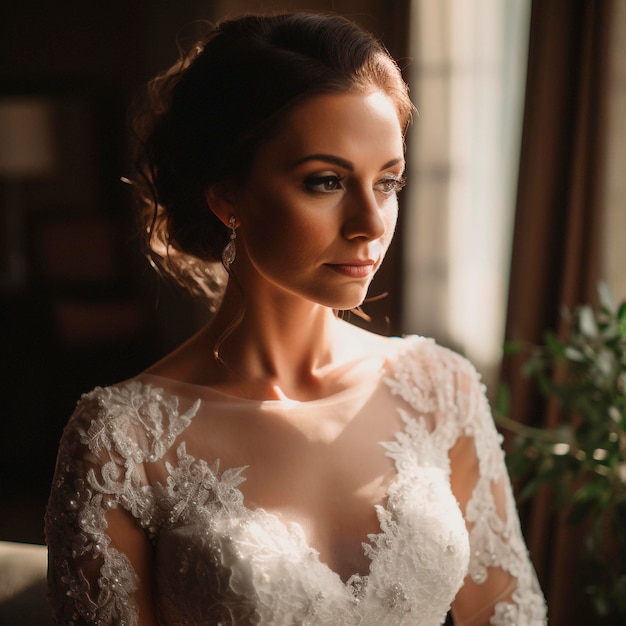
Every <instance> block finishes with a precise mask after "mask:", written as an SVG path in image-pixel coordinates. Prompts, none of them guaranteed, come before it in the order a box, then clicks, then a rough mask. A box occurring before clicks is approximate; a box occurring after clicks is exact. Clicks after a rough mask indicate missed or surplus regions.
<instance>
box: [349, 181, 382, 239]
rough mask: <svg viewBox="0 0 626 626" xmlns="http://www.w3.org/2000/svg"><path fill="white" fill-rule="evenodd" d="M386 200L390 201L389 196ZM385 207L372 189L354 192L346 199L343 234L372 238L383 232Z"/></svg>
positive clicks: (380, 235)
mask: <svg viewBox="0 0 626 626" xmlns="http://www.w3.org/2000/svg"><path fill="white" fill-rule="evenodd" d="M386 201H387V202H390V201H392V200H391V199H390V198H388V199H386ZM384 211H385V207H384V206H383V204H381V203H380V202H379V200H378V199H377V198H376V196H375V194H374V191H373V190H370V191H361V192H358V193H357V192H354V193H353V194H352V197H351V198H349V200H348V206H347V207H346V217H345V221H344V224H343V229H342V232H343V236H344V237H345V238H346V239H357V238H359V237H361V238H364V239H367V240H372V239H378V238H380V237H382V236H383V235H384V234H385V220H384V219H383V215H384Z"/></svg>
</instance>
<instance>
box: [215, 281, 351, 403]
mask: <svg viewBox="0 0 626 626" xmlns="http://www.w3.org/2000/svg"><path fill="white" fill-rule="evenodd" d="M338 323H339V322H338V320H337V319H336V317H335V314H334V312H333V311H332V310H331V309H329V308H327V307H324V306H322V305H319V304H314V303H310V302H306V301H296V302H294V299H293V298H287V299H286V301H273V302H268V301H263V302H255V303H251V302H246V303H245V304H243V307H242V303H241V301H240V300H239V299H238V298H237V297H236V295H235V296H233V295H232V294H228V293H227V294H226V296H225V299H224V302H223V303H222V306H221V307H220V309H219V311H218V312H217V314H216V316H215V318H214V320H213V321H212V322H211V323H210V324H209V326H208V327H207V329H206V334H205V341H206V342H207V348H208V349H211V350H213V349H214V348H216V351H217V354H216V357H217V358H216V360H217V362H218V364H219V365H221V366H222V367H223V369H224V370H225V372H224V374H223V375H222V377H220V378H226V379H228V380H229V381H230V383H231V384H234V385H236V384H237V380H240V381H245V382H244V383H243V384H246V385H249V386H254V387H255V388H257V387H258V388H259V389H260V390H264V395H267V394H273V393H276V395H277V396H279V397H280V396H284V395H286V396H289V397H294V396H301V397H304V396H306V397H312V396H317V395H318V394H319V392H320V389H319V386H320V385H323V382H322V381H323V378H324V372H325V370H328V369H329V368H332V366H333V365H334V364H336V362H337V360H338V358H339V356H338V354H337V342H336V338H337V325H338Z"/></svg>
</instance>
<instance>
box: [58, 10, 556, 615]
mask: <svg viewBox="0 0 626 626" xmlns="http://www.w3.org/2000/svg"><path fill="white" fill-rule="evenodd" d="M150 94H151V102H152V106H151V108H150V113H149V114H146V115H144V116H143V117H142V118H141V120H140V122H139V126H138V127H139V130H140V135H141V147H140V150H139V159H138V165H139V177H138V179H137V181H135V182H136V185H135V186H136V188H137V189H138V190H139V195H140V201H141V204H142V215H143V218H144V223H145V226H146V228H145V230H146V237H147V240H148V241H147V243H148V245H149V247H150V250H151V255H152V258H153V260H154V261H155V262H156V263H157V264H158V265H159V266H160V267H161V269H162V270H163V271H165V272H168V273H169V274H171V275H172V276H174V277H175V278H176V279H178V280H179V281H180V282H182V283H183V284H185V285H186V286H188V287H189V288H190V289H192V290H193V291H195V292H202V293H203V294H204V295H206V296H208V298H209V300H211V301H212V302H216V303H218V307H217V311H216V313H215V315H214V316H213V317H212V319H211V321H210V323H209V324H208V325H207V326H206V327H205V328H203V329H202V330H200V332H199V333H197V334H196V335H195V336H193V337H192V338H191V339H190V340H189V341H187V342H186V343H185V344H184V345H183V346H182V347H180V348H179V349H178V350H176V351H175V352H174V353H172V354H170V355H169V356H167V357H166V358H164V359H163V360H162V361H160V362H159V363H157V364H156V365H154V366H152V367H151V368H149V369H148V370H147V371H145V372H143V373H141V374H139V375H138V376H136V377H135V378H133V379H131V380H128V381H125V382H122V383H120V384H117V385H114V386H111V387H108V388H97V389H95V390H93V391H92V392H90V393H87V394H85V395H84V396H83V397H82V398H81V400H80V402H79V403H78V406H77V409H76V411H75V413H74V414H73V416H72V418H71V420H70V422H69V424H68V426H67V427H66V430H65V432H64V435H63V438H62V441H61V445H60V449H59V455H58V461H57V469H56V475H55V479H54V482H53V486H52V493H51V496H50V502H49V506H48V511H47V515H46V533H47V540H48V545H49V553H50V566H49V587H50V598H51V601H52V604H53V608H54V612H55V615H56V619H57V620H58V621H59V623H62V624H116V625H120V624H126V625H131V624H140V625H157V624H161V625H165V624H166V625H169V626H180V625H183V624H190V625H207V624H277V625H283V624H320V625H327V624H355V625H356V624H370V625H372V626H374V625H376V626H380V625H382V624H385V625H395V624H411V625H419V626H430V625H435V624H442V623H443V622H444V621H445V619H446V615H447V613H448V611H449V610H450V609H451V610H452V614H453V616H454V620H455V623H456V624H472V625H474V624H477V625H480V624H498V625H508V626H535V625H540V624H545V619H546V618H545V604H544V600H543V596H542V594H541V591H540V590H539V587H538V584H537V581H536V578H535V574H534V571H533V568H532V565H531V564H530V561H529V558H528V554H527V551H526V548H525V545H524V542H523V539H522V536H521V533H520V528H519V521H518V517H517V513H516V510H515V505H514V502H513V498H512V495H511V489H510V485H509V480H508V477H507V474H506V470H505V466H504V463H503V455H502V452H501V449H500V440H499V437H498V435H497V433H496V430H495V428H494V425H493V421H492V419H491V417H490V414H489V409H488V406H487V403H486V400H485V398H484V394H483V388H482V387H481V384H480V382H479V379H478V376H477V374H476V372H475V370H474V369H473V368H472V366H471V365H470V364H469V363H468V362H467V361H466V360H464V359H463V358H462V357H460V356H458V355H456V354H454V353H452V352H450V351H448V350H445V349H443V348H441V347H438V346H437V345H436V344H435V343H434V342H433V341H432V340H429V339H424V338H420V337H407V338H397V337H396V338H388V337H381V336H378V335H374V334H372V333H369V332H367V331H365V330H361V329H358V328H356V327H354V326H352V325H349V324H348V323H346V322H344V321H342V320H341V319H340V316H339V315H338V314H337V311H343V310H349V309H353V308H355V307H358V306H359V305H360V304H361V303H362V302H363V300H364V298H365V296H366V293H367V289H368V286H369V284H370V281H371V280H372V277H373V276H374V274H375V273H376V271H377V269H378V268H379V266H380V264H381V263H382V261H383V258H384V257H385V252H386V251H387V248H388V246H389V243H390V241H391V238H392V235H393V231H394V227H395V224H396V218H397V211H398V204H397V194H398V192H399V191H400V190H401V189H402V187H403V185H404V178H403V172H404V166H405V162H404V143H403V138H404V134H405V131H406V128H407V126H408V124H409V122H410V118H411V113H412V105H411V103H410V100H409V99H408V94H407V87H406V85H405V84H404V82H403V81H402V78H401V76H400V72H399V70H398V68H397V66H396V65H395V63H394V62H393V60H392V59H391V58H390V57H389V55H388V53H387V52H386V51H385V49H384V48H383V47H382V46H381V45H380V44H379V43H378V42H377V41H376V40H375V39H373V38H372V37H371V36H370V35H369V34H367V33H365V32H363V31H361V30H360V29H359V28H357V27H356V26H354V25H353V24H351V23H350V22H348V21H346V20H344V19H343V18H339V17H331V16H321V15H309V14H289V15H278V16H272V17H258V16H249V17H244V18H239V19H235V20H231V21H226V22H223V23H221V24H219V25H218V26H216V27H215V28H214V29H213V30H212V32H211V33H210V34H209V35H208V37H207V38H206V40H205V41H203V42H201V43H199V44H198V45H197V46H196V47H195V48H194V49H193V50H192V51H191V52H190V53H189V54H187V55H186V56H185V57H184V58H183V59H181V60H180V61H179V62H178V63H177V64H176V65H175V66H174V67H173V68H171V69H170V70H168V71H167V72H166V73H164V74H163V75H161V76H159V77H157V78H156V79H155V80H154V81H153V82H152V83H151V85H150ZM224 269H225V270H226V271H224ZM220 272H221V274H220ZM224 283H225V287H224V288H223V284H224ZM220 290H222V291H223V294H222V293H221V292H220Z"/></svg>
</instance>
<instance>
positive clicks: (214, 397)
mask: <svg viewBox="0 0 626 626" xmlns="http://www.w3.org/2000/svg"><path fill="white" fill-rule="evenodd" d="M370 358H371V357H370V356H367V357H362V358H360V359H355V360H354V361H352V362H350V363H349V364H346V365H342V366H341V367H340V368H339V370H340V371H343V370H344V369H345V370H349V369H352V368H353V367H355V366H356V365H357V364H360V363H362V362H365V361H366V360H368V359H370ZM388 360H389V357H382V356H381V357H380V359H378V361H379V362H378V364H377V365H376V366H373V367H372V368H371V371H368V372H366V373H365V375H364V377H363V379H362V380H359V381H358V382H356V383H354V384H351V385H348V386H346V387H344V388H343V389H338V390H337V391H333V392H331V393H329V394H328V395H325V396H322V397H320V398H313V399H311V400H297V399H293V398H289V397H285V398H280V399H272V400H267V399H254V398H246V397H244V396H238V395H235V394H233V393H229V392H227V391H223V390H221V389H218V388H216V387H212V386H208V385H202V384H198V383H191V382H188V381H185V380H180V379H176V378H171V377H169V376H164V375H161V374H152V373H149V372H143V373H141V374H139V375H138V376H137V377H136V378H135V380H139V381H143V382H150V381H153V382H154V383H157V384H158V385H159V386H161V387H164V388H165V389H166V390H167V391H168V393H171V394H172V395H178V392H179V391H181V392H182V391H183V390H186V391H187V394H191V393H193V395H194V396H195V397H196V398H199V399H201V400H203V401H214V402H222V403H224V402H225V403H233V404H238V405H241V406H243V405H246V404H247V405H249V406H251V407H254V408H262V407H267V408H290V407H298V408H308V407H311V408H316V407H319V406H323V405H325V404H332V403H334V402H339V401H342V400H347V399H349V398H350V397H352V396H355V395H360V394H361V393H362V392H363V390H364V389H366V388H367V387H372V388H374V387H375V386H376V384H377V383H378V382H379V381H380V380H381V378H382V377H383V376H384V372H385V366H386V364H387V362H388ZM185 395H186V394H185Z"/></svg>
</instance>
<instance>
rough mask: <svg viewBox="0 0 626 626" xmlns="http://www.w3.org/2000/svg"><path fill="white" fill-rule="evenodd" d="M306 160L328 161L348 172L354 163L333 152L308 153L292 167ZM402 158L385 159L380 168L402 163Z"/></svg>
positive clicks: (352, 168) (351, 169) (384, 168)
mask: <svg viewBox="0 0 626 626" xmlns="http://www.w3.org/2000/svg"><path fill="white" fill-rule="evenodd" d="M308 161H324V162H325V163H330V164H331V165H337V166H339V167H341V168H343V169H346V170H348V171H350V172H353V171H354V164H353V163H351V162H350V161H348V160H347V159H344V158H342V157H338V156H334V155H333V154H309V155H307V156H305V157H302V158H301V159H298V160H297V161H296V162H295V163H293V165H292V167H297V166H298V165H301V164H302V163H306V162H308ZM403 162H404V158H403V157H398V158H397V159H391V161H387V163H385V164H384V165H383V166H382V167H381V168H380V169H381V170H386V169H389V168H390V167H393V166H394V165H397V164H398V163H403Z"/></svg>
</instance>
